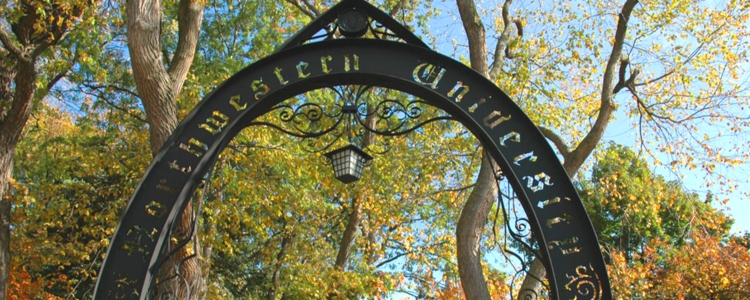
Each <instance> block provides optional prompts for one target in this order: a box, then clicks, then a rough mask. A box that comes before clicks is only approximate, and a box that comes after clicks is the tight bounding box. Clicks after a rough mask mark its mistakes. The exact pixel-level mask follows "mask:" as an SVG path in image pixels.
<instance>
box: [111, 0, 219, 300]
mask: <svg viewBox="0 0 750 300" xmlns="http://www.w3.org/2000/svg"><path fill="white" fill-rule="evenodd" d="M161 6H162V5H161V1H159V0H153V1H148V0H130V1H127V6H126V9H127V16H128V20H127V26H128V32H127V38H128V50H129V51H130V58H131V61H132V66H133V77H134V79H135V83H136V87H137V89H138V94H139V95H140V97H141V101H142V103H143V107H144V109H145V111H146V121H147V122H148V124H149V132H150V143H151V153H152V155H156V154H157V153H158V152H159V150H160V149H161V148H162V146H163V144H164V142H165V141H166V140H167V138H169V136H170V135H171V134H172V131H174V129H175V128H176V127H177V123H178V120H177V95H178V94H179V92H180V89H181V88H182V85H183V83H184V81H185V78H186V76H187V73H188V71H189V70H190V65H192V63H193V58H194V56H195V48H196V45H197V43H198V37H199V35H200V26H201V22H202V19H203V5H202V4H201V2H199V1H193V0H180V1H179V3H178V8H177V23H178V28H179V33H178V42H177V49H176V50H175V53H174V55H173V56H172V60H171V61H170V62H169V67H168V68H167V66H165V65H164V62H165V61H166V60H165V57H164V54H163V53H164V52H163V51H162V44H161V20H162V17H161V9H162V8H161ZM191 209H192V206H191V204H188V206H187V207H186V208H185V212H183V217H182V218H180V220H179V221H178V222H179V223H178V225H177V228H178V229H179V228H182V229H185V228H191V226H190V225H191V223H192V221H193V220H192V219H191V218H189V217H188V215H189V214H188V212H189V211H191ZM186 230H187V229H186ZM177 231H179V230H177ZM175 234H178V233H175ZM190 250H191V249H189V248H188V247H182V248H180V250H179V251H177V252H176V253H175V255H174V257H173V258H171V259H172V260H173V261H176V262H179V261H180V260H182V259H184V258H186V257H189V256H190V255H192V253H190ZM198 250H199V251H198V253H195V254H196V256H195V257H192V258H190V259H188V260H187V261H185V262H183V263H182V266H181V267H180V269H179V270H178V271H179V272H180V275H181V276H182V277H184V278H185V281H186V282H187V283H188V284H189V285H191V286H189V287H184V288H189V290H190V292H189V293H185V292H184V291H185V290H186V289H184V288H183V287H181V286H180V284H169V285H163V286H162V287H160V288H159V291H157V292H158V293H159V294H170V293H171V294H172V295H178V296H179V298H178V299H195V298H199V297H200V295H201V291H202V290H203V288H204V287H205V278H204V274H203V272H202V270H201V263H200V262H201V259H200V257H199V255H200V253H201V252H202V251H200V249H198ZM168 269H169V268H168ZM164 276H167V277H168V276H169V274H165V273H162V272H160V279H164V278H166V277H164ZM194 291H198V292H194Z"/></svg>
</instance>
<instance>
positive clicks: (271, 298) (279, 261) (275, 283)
mask: <svg viewBox="0 0 750 300" xmlns="http://www.w3.org/2000/svg"><path fill="white" fill-rule="evenodd" d="M291 242H292V237H291V236H290V235H289V234H288V233H284V238H282V239H281V246H280V247H281V249H280V250H279V253H278V254H277V255H276V265H275V266H274V268H273V275H272V276H271V289H270V290H269V291H268V294H267V295H266V299H268V300H275V299H276V294H277V293H278V291H279V285H281V267H282V266H283V265H284V257H285V256H286V252H287V249H289V244H290V243H291ZM282 298H283V296H282Z"/></svg>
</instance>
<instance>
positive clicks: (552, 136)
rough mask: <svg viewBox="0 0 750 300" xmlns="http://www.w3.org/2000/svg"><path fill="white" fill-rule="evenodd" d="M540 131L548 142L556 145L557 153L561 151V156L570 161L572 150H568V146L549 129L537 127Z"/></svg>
mask: <svg viewBox="0 0 750 300" xmlns="http://www.w3.org/2000/svg"><path fill="white" fill-rule="evenodd" d="M537 128H538V129H539V131H541V132H542V134H543V135H544V137H546V138H547V139H548V140H550V141H552V143H553V144H555V147H556V148H557V151H560V154H561V155H562V157H563V159H564V160H568V156H570V148H568V145H566V144H565V141H564V140H563V139H562V137H560V135H558V134H557V133H555V132H554V131H552V130H551V129H549V128H546V127H542V126H537Z"/></svg>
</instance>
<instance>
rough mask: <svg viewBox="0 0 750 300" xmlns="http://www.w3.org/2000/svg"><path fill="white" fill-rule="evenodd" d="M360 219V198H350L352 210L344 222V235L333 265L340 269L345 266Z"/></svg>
mask: <svg viewBox="0 0 750 300" xmlns="http://www.w3.org/2000/svg"><path fill="white" fill-rule="evenodd" d="M361 220H362V200H360V199H358V198H354V200H352V212H351V214H349V222H348V223H347V224H346V229H345V230H344V235H343V236H342V237H341V244H340V245H339V252H338V255H336V264H335V266H336V267H338V268H340V269H342V270H343V269H344V268H345V267H346V263H347V262H348V261H349V255H350V254H351V252H352V247H353V246H354V240H355V238H356V237H357V229H358V228H359V222H360V221H361Z"/></svg>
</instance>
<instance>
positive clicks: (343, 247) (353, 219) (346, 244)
mask: <svg viewBox="0 0 750 300" xmlns="http://www.w3.org/2000/svg"><path fill="white" fill-rule="evenodd" d="M376 121H377V114H376V113H375V111H374V108H373V107H372V106H371V105H367V118H366V119H365V124H366V125H367V127H369V128H375V122H376ZM374 142H375V133H373V132H369V131H366V132H365V135H364V137H363V140H362V148H363V149H364V148H367V147H368V146H370V145H372V143H374ZM362 217H363V216H362V199H360V197H355V198H354V199H353V200H352V212H351V213H350V214H349V222H348V223H347V224H346V229H345V230H344V235H343V236H342V237H341V243H340V244H339V252H338V254H337V255H336V263H335V266H336V267H338V268H340V269H341V270H343V269H344V268H346V263H347V262H348V261H349V256H350V255H351V252H352V247H353V246H354V240H355V239H356V238H357V230H358V229H359V223H360V221H362Z"/></svg>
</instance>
